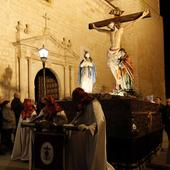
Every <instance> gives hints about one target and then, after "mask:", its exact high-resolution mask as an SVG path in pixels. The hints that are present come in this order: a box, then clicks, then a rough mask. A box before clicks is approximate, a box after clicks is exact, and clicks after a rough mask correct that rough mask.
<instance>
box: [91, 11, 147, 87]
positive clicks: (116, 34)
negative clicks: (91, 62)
mask: <svg viewBox="0 0 170 170" xmlns="http://www.w3.org/2000/svg"><path fill="white" fill-rule="evenodd" d="M148 14H149V11H148V10H146V11H144V12H143V14H142V15H141V16H140V17H139V18H137V19H136V20H135V21H133V22H132V23H130V24H127V25H125V26H122V25H120V24H119V23H114V22H110V23H109V24H108V26H107V28H99V27H96V26H95V25H94V24H93V28H94V29H96V30H97V31H99V32H103V33H106V34H108V35H109V37H110V48H109V50H108V62H107V64H108V66H109V67H110V69H111V72H112V74H113V76H114V78H115V80H116V90H120V89H122V86H123V85H122V84H121V82H122V81H120V78H119V77H117V73H118V71H119V70H118V68H119V67H118V64H119V59H120V57H121V53H120V52H121V51H120V49H121V40H122V35H123V33H124V29H127V28H129V27H130V26H131V25H132V24H134V23H136V22H137V21H139V20H140V19H142V18H144V17H145V16H146V15H148Z"/></svg>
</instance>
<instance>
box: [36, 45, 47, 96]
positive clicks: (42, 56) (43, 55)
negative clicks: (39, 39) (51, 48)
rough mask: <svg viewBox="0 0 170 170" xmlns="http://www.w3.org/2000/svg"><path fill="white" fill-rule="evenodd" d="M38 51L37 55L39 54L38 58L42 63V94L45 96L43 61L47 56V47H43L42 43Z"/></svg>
mask: <svg viewBox="0 0 170 170" xmlns="http://www.w3.org/2000/svg"><path fill="white" fill-rule="evenodd" d="M38 52H39V56H40V59H41V61H42V65H43V96H45V95H46V83H45V62H46V60H47V57H48V50H47V48H45V47H44V44H43V46H42V48H40V49H39V51H38Z"/></svg>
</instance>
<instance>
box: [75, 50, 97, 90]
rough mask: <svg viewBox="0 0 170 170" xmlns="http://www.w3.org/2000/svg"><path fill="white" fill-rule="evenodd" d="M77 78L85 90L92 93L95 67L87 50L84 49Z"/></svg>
mask: <svg viewBox="0 0 170 170" xmlns="http://www.w3.org/2000/svg"><path fill="white" fill-rule="evenodd" d="M78 80H79V84H80V86H81V88H82V89H84V91H85V92H87V93H92V90H93V85H94V83H95V82H96V69H95V65H94V63H93V60H92V58H91V56H90V53H89V52H88V51H85V53H84V58H83V60H82V61H81V62H80V64H79V72H78Z"/></svg>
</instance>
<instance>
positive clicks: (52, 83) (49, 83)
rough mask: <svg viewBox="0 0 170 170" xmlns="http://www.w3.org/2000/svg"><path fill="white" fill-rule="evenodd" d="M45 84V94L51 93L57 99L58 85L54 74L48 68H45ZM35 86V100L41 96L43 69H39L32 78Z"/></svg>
mask: <svg viewBox="0 0 170 170" xmlns="http://www.w3.org/2000/svg"><path fill="white" fill-rule="evenodd" d="M45 80H46V82H45V84H46V95H51V96H53V97H54V98H55V99H59V85H58V81H57V79H56V76H55V75H54V73H53V72H51V70H50V69H48V68H45ZM34 87H35V101H39V99H40V98H41V97H43V69H41V70H40V71H39V72H38V73H37V75H36V77H35V80H34Z"/></svg>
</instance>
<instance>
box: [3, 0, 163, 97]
mask: <svg viewBox="0 0 170 170" xmlns="http://www.w3.org/2000/svg"><path fill="white" fill-rule="evenodd" d="M110 2H112V3H113V4H114V5H116V6H118V7H119V8H120V9H122V10H124V13H123V15H127V14H131V13H136V12H141V11H143V10H145V9H149V10H150V12H151V17H150V18H146V19H142V20H141V21H139V22H138V23H136V24H135V25H134V26H133V27H131V28H130V29H128V30H126V31H125V33H124V35H123V39H122V47H123V48H125V49H126V51H127V52H128V54H129V56H130V57H131V59H132V62H133V66H134V69H135V88H136V89H137V91H139V92H140V93H141V94H142V95H143V96H146V95H150V94H153V95H155V96H161V97H162V98H164V97H165V83H164V51H163V45H164V44H163V19H162V17H160V15H159V1H158V0H156V1H155V0H149V1H146V0H135V1H134V0H128V1H127V0H114V1H110ZM110 10H111V7H110V6H108V4H107V3H105V2H104V0H93V1H92V0H83V1H81V0H69V1H68V0H58V1H56V0H50V1H46V0H36V1H35V0H29V1H27V0H13V1H2V2H1V6H0V16H1V22H0V27H1V31H0V37H1V39H0V60H1V67H0V95H1V96H7V97H9V98H11V97H12V95H13V92H14V91H15V90H20V91H21V93H22V99H23V98H25V97H31V98H34V84H33V83H34V78H35V76H36V73H37V72H38V71H39V70H40V69H41V68H42V65H41V62H40V59H39V56H38V51H37V50H36V49H38V48H41V46H42V43H43V39H40V38H39V39H38V38H37V37H40V36H41V35H42V34H43V28H44V22H45V20H44V19H43V17H42V16H43V15H44V14H45V13H47V16H48V17H49V18H50V19H49V20H47V27H48V28H49V30H48V38H47V40H48V41H47V42H46V44H45V45H46V47H47V48H48V49H49V50H50V51H51V53H50V55H49V57H48V58H49V59H48V62H47V67H48V68H50V69H52V71H53V72H54V73H55V75H56V77H57V78H58V79H59V82H60V98H64V97H66V96H69V95H70V94H71V91H72V90H73V89H74V88H75V87H77V86H78V81H77V72H78V64H79V62H80V60H81V58H82V54H83V50H84V49H87V50H89V51H90V53H91V55H92V58H93V60H94V62H95V64H96V70H97V82H96V84H95V86H94V92H95V93H96V92H101V90H102V89H103V88H104V90H105V92H110V91H112V89H113V88H114V87H115V80H114V77H113V76H112V74H111V72H110V70H109V68H108V67H107V61H106V59H107V58H106V53H107V49H108V47H109V38H108V37H107V36H106V35H104V34H100V33H98V32H97V31H95V30H89V29H88V24H89V23H91V22H95V21H100V20H103V19H107V18H112V17H113V16H112V15H110V14H108V13H109V11H110ZM18 21H19V28H18ZM128 23H129V22H128ZM128 23H125V24H128ZM26 24H27V26H28V27H26ZM16 27H17V29H18V31H17V30H16ZM27 28H28V29H27ZM49 37H52V39H53V40H52V39H51V40H50V42H49ZM63 38H65V40H66V42H67V43H68V41H70V42H71V43H70V44H69V45H70V47H69V52H68V50H67V52H68V54H65V50H64V47H62V48H60V47H58V46H59V45H60V44H62V42H63ZM20 40H21V42H24V43H26V44H25V45H22V44H21V43H20ZM24 40H26V41H24ZM16 42H19V44H17V43H16ZM54 53H55V54H54ZM64 56H65V59H64V60H63V57H64ZM19 58H20V59H21V60H22V62H23V64H21V63H20V64H21V66H20V69H21V70H20V76H22V81H21V79H20V77H19V70H18V68H19V64H18V61H19V60H18V59H19ZM28 58H29V60H30V63H31V69H32V71H30V70H29V71H30V74H27V73H28V69H27V66H28ZM24 63H25V65H24ZM67 67H68V68H72V69H71V73H69V72H67ZM68 74H71V75H72V76H71V77H72V80H71V81H72V82H71V83H70V82H69V81H70V80H67V79H68V78H69V76H68ZM64 75H65V76H66V77H65V78H64V77H63V76H64ZM28 76H30V77H28ZM28 79H29V82H28ZM65 79H66V80H65ZM70 84H71V87H70Z"/></svg>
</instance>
